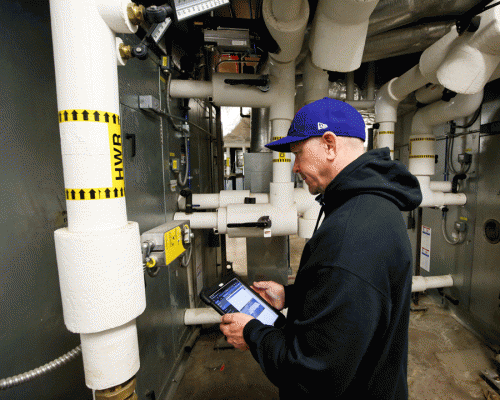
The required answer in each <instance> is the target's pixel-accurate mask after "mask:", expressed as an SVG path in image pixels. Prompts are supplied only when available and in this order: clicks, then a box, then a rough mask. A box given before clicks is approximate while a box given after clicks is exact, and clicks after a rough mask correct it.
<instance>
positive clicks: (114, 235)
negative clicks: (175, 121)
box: [50, 0, 146, 389]
mask: <svg viewBox="0 0 500 400" xmlns="http://www.w3.org/2000/svg"><path fill="white" fill-rule="evenodd" d="M127 4H128V2H127V1H122V0H96V1H94V2H91V3H90V4H89V3H86V2H81V1H79V0H51V2H50V14H51V26H52V40H53V48H54V64H55V75H56V89H57V103H58V110H59V122H60V134H61V148H62V159H63V170H64V183H65V187H66V205H67V210H68V228H63V229H59V230H57V231H56V232H55V233H54V237H55V244H56V255H57V262H58V270H59V281H60V287H61V298H62V304H63V313H64V322H65V324H66V326H67V328H68V330H70V331H71V332H75V333H80V334H81V340H82V352H83V360H84V369H85V379H86V384H87V386H88V387H89V388H91V389H106V388H108V387H111V386H115V385H118V384H121V383H123V382H124V381H126V380H127V379H129V378H130V377H132V376H133V375H134V374H135V373H136V372H137V370H138V369H139V351H138V345H137V335H136V334H135V335H134V333H133V332H136V327H135V318H136V317H137V316H138V315H140V314H141V313H142V312H143V311H144V309H145V307H146V296H145V290H144V274H143V271H142V255H141V248H140V235H139V226H138V224H137V223H134V222H128V221H127V214H126V207H125V197H124V196H125V193H124V189H125V186H124V176H123V150H122V136H121V130H120V115H119V101H118V77H117V70H116V68H117V59H118V56H117V53H116V48H117V40H116V38H115V33H117V32H118V33H134V32H135V31H136V30H137V27H135V26H133V25H131V23H130V21H129V20H128V18H127ZM89 335H90V336H89ZM94 335H95V336H94ZM97 336H98V337H99V338H101V337H104V338H105V339H104V341H101V340H97V342H98V343H97V344H95V343H94V342H93V341H92V340H91V341H90V342H89V341H88V340H87V339H88V338H89V337H97ZM103 343H104V344H103ZM101 345H102V346H101ZM117 353H119V354H120V355H122V354H123V355H125V354H126V359H127V360H126V361H124V362H121V359H120V357H119V356H118V355H117ZM115 361H117V362H116V364H115Z"/></svg>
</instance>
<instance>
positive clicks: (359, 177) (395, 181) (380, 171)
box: [321, 147, 422, 211]
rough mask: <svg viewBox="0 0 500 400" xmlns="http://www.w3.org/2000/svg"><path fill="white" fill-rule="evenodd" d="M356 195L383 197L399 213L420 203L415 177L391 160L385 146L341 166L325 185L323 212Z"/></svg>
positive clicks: (420, 197)
mask: <svg viewBox="0 0 500 400" xmlns="http://www.w3.org/2000/svg"><path fill="white" fill-rule="evenodd" d="M360 194H373V195H376V196H380V197H383V198H385V199H387V200H390V201H392V202H393V203H394V204H395V205H396V206H397V207H398V208H399V209H400V210H401V211H411V210H413V209H415V208H417V207H418V205H419V204H420V203H421V202H422V192H421V191H420V185H419V183H418V180H417V178H416V177H415V176H413V175H412V174H411V173H410V172H409V171H408V169H407V168H406V166H405V165H404V164H403V163H401V162H399V161H394V160H391V156H390V150H389V148H388V147H385V148H383V149H376V150H370V151H368V152H366V153H364V154H363V155H362V156H360V157H358V158H357V159H356V160H354V161H353V162H352V163H350V164H349V165H348V166H347V167H345V168H344V169H343V170H342V171H341V172H340V173H339V174H338V175H337V176H336V177H335V179H334V180H333V181H331V182H330V184H329V185H328V186H327V188H326V190H325V193H324V195H323V196H322V199H321V201H322V202H323V203H324V204H326V208H327V209H334V208H337V207H338V206H340V205H341V204H343V203H345V202H346V201H347V200H349V199H350V198H352V197H355V196H357V195H360ZM325 211H326V210H325ZM328 211H329V210H328Z"/></svg>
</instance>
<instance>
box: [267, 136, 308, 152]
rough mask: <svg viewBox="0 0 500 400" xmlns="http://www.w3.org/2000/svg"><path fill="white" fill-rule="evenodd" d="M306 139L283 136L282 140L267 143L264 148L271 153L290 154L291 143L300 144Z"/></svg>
mask: <svg viewBox="0 0 500 400" xmlns="http://www.w3.org/2000/svg"><path fill="white" fill-rule="evenodd" d="M309 137H310V136H307V137H297V136H285V137H284V138H281V139H278V140H275V141H274V142H271V143H268V144H266V145H265V146H266V147H267V148H268V149H271V150H273V151H279V152H282V153H290V145H291V144H292V143H297V142H301V141H302V140H306V139H309Z"/></svg>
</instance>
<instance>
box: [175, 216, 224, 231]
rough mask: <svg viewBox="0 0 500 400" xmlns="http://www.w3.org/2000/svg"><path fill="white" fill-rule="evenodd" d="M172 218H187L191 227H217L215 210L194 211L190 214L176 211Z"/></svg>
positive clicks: (177, 219)
mask: <svg viewBox="0 0 500 400" xmlns="http://www.w3.org/2000/svg"><path fill="white" fill-rule="evenodd" d="M174 220H175V221H182V220H188V221H189V226H190V227H191V229H217V227H218V216H217V212H199V213H198V212H194V213H190V214H186V213H183V212H176V213H175V214H174Z"/></svg>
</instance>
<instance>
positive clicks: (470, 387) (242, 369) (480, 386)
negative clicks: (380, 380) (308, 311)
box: [172, 238, 500, 400]
mask: <svg viewBox="0 0 500 400" xmlns="http://www.w3.org/2000/svg"><path fill="white" fill-rule="evenodd" d="M244 240H245V239H231V240H229V241H228V260H232V261H233V268H234V269H235V270H236V271H237V272H238V273H240V274H243V273H244V272H245V268H246V265H245V261H244V254H245V251H244V247H245V246H244ZM290 244H291V248H292V254H291V266H292V270H294V271H295V270H296V268H297V266H298V262H299V259H300V249H301V246H303V242H301V239H299V238H291V241H290ZM413 308H414V310H412V312H411V318H410V328H409V337H410V341H409V363H408V386H409V399H410V400H471V399H482V400H500V396H499V395H498V394H497V393H496V392H494V391H493V390H492V389H491V388H490V387H489V386H488V385H487V384H486V383H485V381H484V380H483V379H482V378H481V377H480V374H481V371H483V370H484V369H486V368H491V369H493V370H494V365H493V364H492V361H491V360H492V357H493V353H492V352H491V350H490V349H489V348H488V347H486V346H485V345H484V344H483V343H482V342H481V340H480V339H479V338H478V337H476V336H475V335H474V334H473V333H471V332H470V331H469V330H467V329H466V328H465V327H464V326H463V325H462V324H461V323H460V322H459V321H458V320H457V319H456V318H455V317H454V316H453V315H451V313H450V311H449V310H448V309H447V308H446V305H443V304H442V302H441V300H440V299H439V298H438V297H434V296H432V295H426V294H423V295H421V297H420V299H419V303H418V306H415V307H413ZM202 399H203V400H216V399H224V400H230V399H266V400H272V399H278V391H277V389H276V388H275V387H274V385H272V384H271V383H270V382H269V381H268V379H267V378H266V377H265V375H264V374H263V373H262V371H261V370H260V368H259V365H258V364H257V362H256V361H255V360H254V359H253V358H252V356H251V354H250V352H248V351H240V350H236V349H234V348H233V347H231V346H229V345H228V344H227V343H226V342H225V340H224V337H223V335H222V334H221V333H220V331H219V329H218V326H217V325H213V326H204V327H202V329H201V334H200V337H199V339H198V341H197V343H196V345H195V346H194V348H193V350H192V352H191V354H190V356H189V359H188V360H187V363H186V370H185V373H184V376H183V378H182V380H181V381H180V383H179V385H178V387H177V389H176V391H175V395H174V396H173V397H172V400H202Z"/></svg>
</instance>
